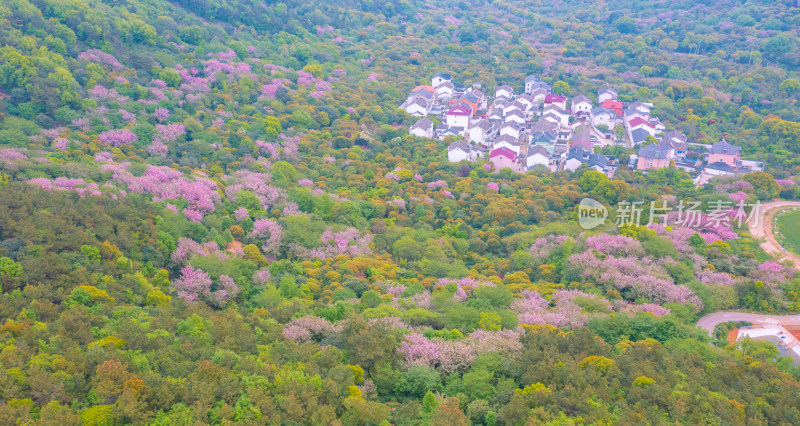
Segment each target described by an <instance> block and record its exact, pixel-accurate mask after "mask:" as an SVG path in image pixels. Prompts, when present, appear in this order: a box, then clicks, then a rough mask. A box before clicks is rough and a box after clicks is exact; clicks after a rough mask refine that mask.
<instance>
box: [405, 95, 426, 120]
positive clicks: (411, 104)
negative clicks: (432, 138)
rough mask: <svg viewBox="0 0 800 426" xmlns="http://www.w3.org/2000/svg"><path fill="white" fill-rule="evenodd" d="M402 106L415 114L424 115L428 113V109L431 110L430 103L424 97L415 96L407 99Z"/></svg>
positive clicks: (417, 115)
mask: <svg viewBox="0 0 800 426" xmlns="http://www.w3.org/2000/svg"><path fill="white" fill-rule="evenodd" d="M402 108H403V109H404V110H405V111H406V112H407V113H409V114H411V115H413V116H416V117H424V116H426V115H428V111H430V104H428V103H427V102H425V99H424V98H422V97H420V96H415V97H412V98H410V99H408V100H406V102H405V103H404V104H403V105H402Z"/></svg>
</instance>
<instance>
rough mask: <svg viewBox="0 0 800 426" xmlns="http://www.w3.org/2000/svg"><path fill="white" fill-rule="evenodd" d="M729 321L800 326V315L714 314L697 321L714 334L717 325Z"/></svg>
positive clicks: (701, 326)
mask: <svg viewBox="0 0 800 426" xmlns="http://www.w3.org/2000/svg"><path fill="white" fill-rule="evenodd" d="M728 321H747V322H751V323H753V324H776V325H777V324H783V325H800V315H762V314H751V313H747V312H714V313H713V314H708V315H706V316H704V317H703V318H700V321H697V326H698V327H700V328H702V329H704V330H706V331H708V332H709V333H713V332H714V327H716V326H717V324H721V323H723V322H728Z"/></svg>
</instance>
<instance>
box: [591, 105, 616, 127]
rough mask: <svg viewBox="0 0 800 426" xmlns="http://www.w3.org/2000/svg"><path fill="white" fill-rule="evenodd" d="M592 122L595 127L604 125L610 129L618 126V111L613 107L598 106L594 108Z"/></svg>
mask: <svg viewBox="0 0 800 426" xmlns="http://www.w3.org/2000/svg"><path fill="white" fill-rule="evenodd" d="M592 124H594V125H595V127H597V126H599V125H601V124H602V125H604V126H606V127H607V128H609V129H612V130H613V129H614V128H616V127H617V113H616V112H614V110H613V109H608V108H603V107H596V108H593V109H592Z"/></svg>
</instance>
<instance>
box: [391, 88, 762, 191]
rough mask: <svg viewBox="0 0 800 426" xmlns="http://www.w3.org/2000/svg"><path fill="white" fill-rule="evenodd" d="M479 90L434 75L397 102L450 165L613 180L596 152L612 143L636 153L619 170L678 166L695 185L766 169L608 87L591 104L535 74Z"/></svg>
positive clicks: (610, 162) (611, 169)
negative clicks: (696, 138)
mask: <svg viewBox="0 0 800 426" xmlns="http://www.w3.org/2000/svg"><path fill="white" fill-rule="evenodd" d="M481 88H482V86H481V84H480V83H476V84H473V85H472V86H463V85H460V84H458V83H456V82H455V81H454V80H453V76H452V75H451V74H447V73H439V74H436V75H435V76H433V78H432V79H431V84H430V86H428V85H421V86H417V87H416V88H414V90H412V91H411V93H410V94H409V96H408V98H407V99H406V101H405V102H403V104H401V105H400V108H401V109H403V110H405V111H406V112H407V113H408V114H411V115H414V116H416V117H420V119H419V120H418V121H417V122H416V123H414V124H413V125H411V126H410V128H409V133H410V134H412V135H414V136H418V137H424V138H430V139H438V140H441V141H445V140H448V141H452V142H451V143H450V144H449V146H448V148H447V158H448V160H449V161H450V162H453V163H458V162H461V161H478V160H482V159H488V160H489V162H491V163H492V165H493V166H494V169H495V171H500V170H502V169H504V168H509V169H511V170H512V171H514V172H516V173H525V172H527V171H529V170H534V169H537V168H541V169H548V170H551V171H558V170H569V171H574V170H576V169H577V168H578V167H580V166H581V165H583V164H586V165H588V167H590V168H592V169H594V170H597V171H599V172H602V173H605V174H606V175H607V176H609V177H612V176H613V175H614V173H615V171H616V170H617V168H618V167H620V166H621V165H620V163H619V159H617V158H616V157H614V156H611V155H604V154H602V153H600V152H596V151H600V150H601V148H603V147H606V146H613V145H620V146H624V147H626V148H632V149H635V148H638V153H637V154H633V155H631V156H630V157H629V160H628V162H627V164H623V165H622V166H625V167H630V168H632V169H635V170H641V171H643V172H645V173H647V172H648V171H650V170H657V169H661V168H664V167H677V168H679V169H681V170H684V171H686V172H688V173H690V174H691V175H692V176H693V179H694V181H695V183H696V184H698V185H702V184H704V183H706V182H708V180H709V179H711V178H713V177H716V176H726V175H736V174H744V173H748V172H751V171H758V170H763V166H764V165H763V163H761V162H758V161H752V160H746V159H743V158H741V147H738V146H735V145H731V144H730V143H728V142H727V141H725V140H724V139H723V140H721V141H719V142H717V143H715V144H713V145H704V144H698V143H693V142H690V141H688V140H687V137H686V135H684V134H683V133H681V132H680V131H677V130H668V129H667V128H666V126H665V125H664V124H663V123H661V121H660V120H659V119H658V117H655V116H654V115H651V111H652V109H653V105H652V104H651V103H647V102H639V101H635V102H622V101H620V100H619V99H618V92H617V90H616V89H614V88H613V87H610V86H608V85H606V86H603V87H601V88H599V89H598V91H597V97H596V102H593V100H592V99H590V98H589V97H588V96H584V95H578V96H575V97H573V98H572V99H571V100H570V99H568V98H567V97H566V96H562V95H559V94H556V93H554V91H553V88H552V87H551V86H550V85H549V84H548V83H546V82H544V81H543V80H541V79H540V78H539V77H537V76H534V75H531V76H528V77H526V78H525V81H524V89H523V91H522V93H517V92H516V91H515V89H514V88H512V87H510V86H508V85H501V86H499V87H497V88H496V89H495V90H494V96H490V95H487V94H486V93H484V92H483V91H482V90H481ZM435 122H436V123H435ZM448 137H451V138H449V139H448ZM454 138H455V140H453V139H454Z"/></svg>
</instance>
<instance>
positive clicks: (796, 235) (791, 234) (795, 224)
mask: <svg viewBox="0 0 800 426" xmlns="http://www.w3.org/2000/svg"><path fill="white" fill-rule="evenodd" d="M776 221H777V227H775V231H776V232H775V238H776V239H777V240H778V242H779V243H781V245H782V246H783V247H784V248H786V250H789V251H790V252H792V253H794V254H798V255H800V210H786V211H785V212H782V213H779V214H778V215H777V218H776Z"/></svg>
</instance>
